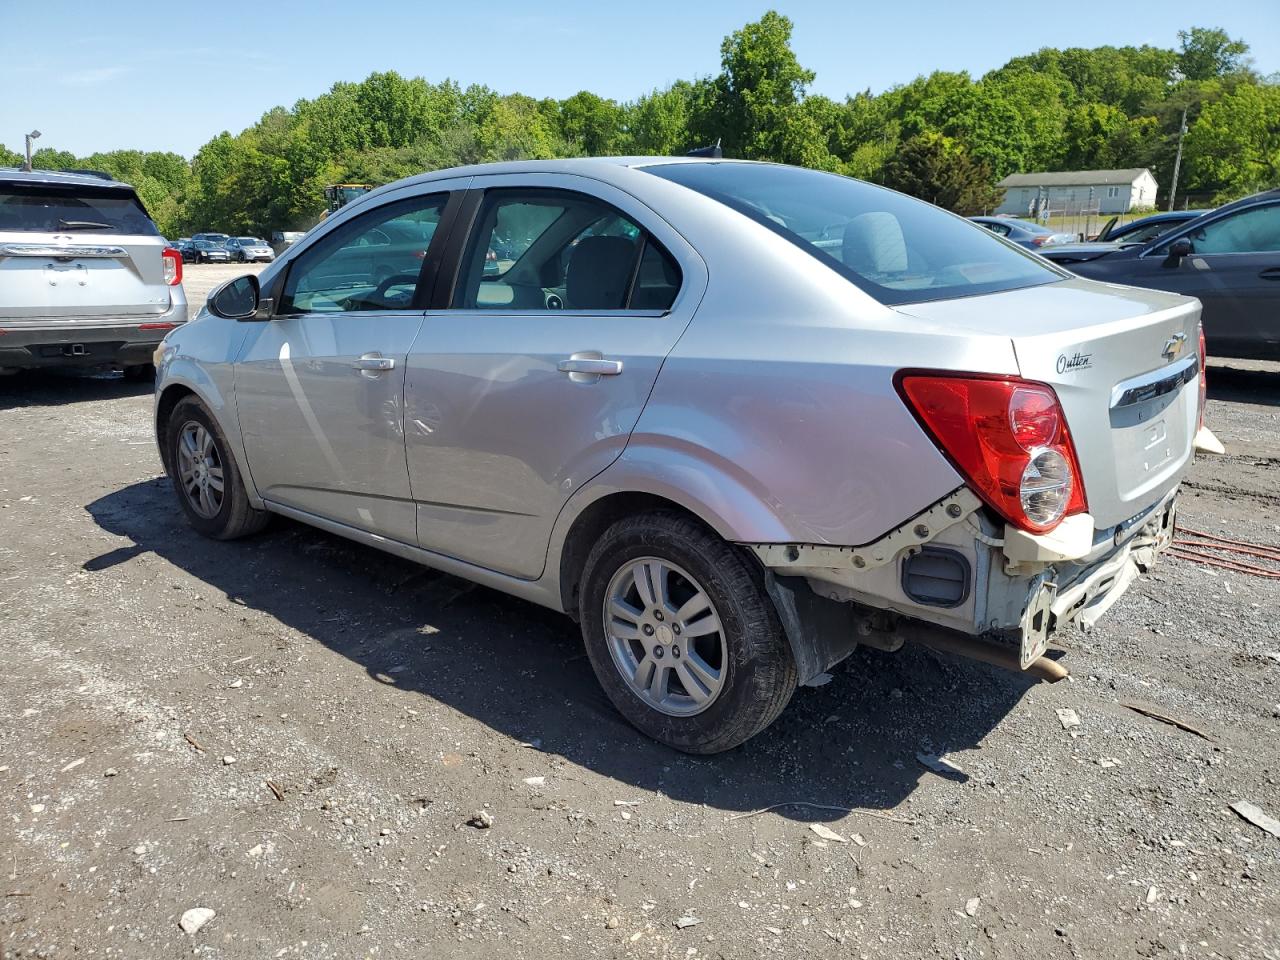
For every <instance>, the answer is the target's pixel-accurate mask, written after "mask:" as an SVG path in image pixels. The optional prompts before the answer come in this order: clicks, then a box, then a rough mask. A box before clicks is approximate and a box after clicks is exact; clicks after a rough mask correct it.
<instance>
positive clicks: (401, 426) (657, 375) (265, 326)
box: [156, 158, 1203, 753]
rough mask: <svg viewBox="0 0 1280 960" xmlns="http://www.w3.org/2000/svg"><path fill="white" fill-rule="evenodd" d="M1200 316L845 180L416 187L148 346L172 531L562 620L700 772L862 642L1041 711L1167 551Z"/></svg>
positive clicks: (630, 703)
mask: <svg viewBox="0 0 1280 960" xmlns="http://www.w3.org/2000/svg"><path fill="white" fill-rule="evenodd" d="M1199 316H1200V305H1199V303H1198V302H1197V301H1195V300H1193V299H1190V298H1187V297H1180V296H1176V295H1173V294H1166V293H1157V292H1155V291H1151V290H1138V289H1132V288H1127V287H1120V286H1116V285H1112V284H1099V283H1094V282H1092V281H1089V280H1083V279H1080V278H1078V277H1073V276H1071V275H1070V274H1068V273H1066V272H1064V271H1062V270H1060V269H1059V268H1057V267H1055V266H1053V265H1052V264H1050V263H1048V262H1047V261H1045V260H1044V259H1042V258H1040V257H1038V256H1035V255H1034V254H1031V253H1028V252H1026V251H1024V250H1022V249H1021V248H1020V247H1017V246H1016V245H1014V244H1011V243H1008V242H1007V241H1005V240H1002V239H1000V238H998V237H996V236H995V235H993V234H992V233H990V232H989V231H987V230H986V229H984V228H982V227H980V226H977V225H975V224H972V223H968V222H966V221H965V220H963V219H961V218H959V217H955V216H953V215H951V214H949V213H946V212H945V211H942V210H939V209H938V208H936V207H933V206H931V205H929V204H926V203H921V202H919V201H916V200H912V199H910V198H907V197H904V196H902V195H901V194H897V193H894V192H892V191H889V190H885V189H883V188H880V187H875V186H872V185H870V184H866V183H860V182H858V181H856V180H850V179H847V178H844V177H838V176H834V175H831V174H825V173H819V172H816V171H812V170H802V169H798V168H795V167H786V166H778V165H773V164H757V163H743V162H732V161H715V160H689V159H684V158H681V159H678V160H672V159H663V158H647V159H646V158H619V159H612V160H562V161H541V162H522V163H511V164H497V165H493V166H477V167H468V168H463V169H457V170H441V171H438V172H435V173H431V174H427V175H425V176H420V177H414V178H412V179H409V180H403V181H400V182H399V183H394V184H391V185H389V186H387V187H384V188H382V189H380V190H377V191H374V192H372V193H369V194H367V195H366V196H364V197H361V198H360V199H359V200H357V201H355V202H353V203H351V204H349V205H347V206H346V207H343V209H342V210H340V211H339V212H338V213H336V214H334V215H333V216H332V217H330V218H328V219H327V220H325V221H324V222H323V223H322V224H320V225H319V226H317V227H316V228H315V229H314V230H312V231H311V232H310V233H308V234H307V236H306V237H305V238H304V239H303V240H302V241H300V242H299V243H298V244H296V245H295V246H293V247H290V248H289V249H288V251H287V252H286V253H285V254H284V255H283V256H282V257H281V258H280V259H279V260H277V261H276V263H275V264H273V265H272V266H270V267H268V268H267V269H266V270H264V271H263V272H262V273H261V274H260V275H259V276H258V277H241V278H238V279H236V280H233V281H231V282H229V283H228V284H226V285H225V286H223V287H222V288H220V289H219V290H218V291H215V293H214V294H213V295H212V297H211V298H210V300H209V304H208V307H207V308H206V309H204V310H202V311H201V312H200V314H199V316H198V317H196V319H195V320H194V321H193V322H192V323H190V324H189V325H188V326H186V327H185V328H183V329H182V330H180V331H177V332H175V333H174V334H172V335H170V336H169V337H168V338H167V340H166V342H165V344H164V346H163V348H162V349H161V351H160V352H159V356H160V366H159V377H158V384H157V386H158V390H157V402H156V433H157V438H158V441H159V444H160V450H161V454H162V456H163V458H164V463H165V465H166V467H167V469H168V472H169V475H170V476H171V477H172V479H173V483H174V486H175V489H176V493H177V497H178V502H179V503H180V504H181V507H182V509H183V510H184V511H185V512H186V515H187V518H188V520H189V522H190V523H191V525H192V526H193V527H194V528H195V529H196V530H198V531H200V532H201V533H203V534H205V535H207V536H211V537H217V538H223V539H226V538H231V537H237V536H241V535H244V534H248V533H251V532H253V531H255V530H257V529H259V528H261V527H262V525H263V524H264V523H265V522H266V520H267V518H268V516H269V515H271V514H281V515H283V516H286V517H291V518H294V519H296V520H301V521H303V522H305V523H310V524H314V525H316V526H318V527H320V528H322V529H325V530H329V531H332V532H334V533H338V534H341V535H342V536H346V537H350V538H352V539H353V540H357V541H359V542H361V543H365V544H369V545H371V546H374V547H377V548H379V549H383V550H388V551H391V552H393V553H395V554H397V555H399V556H401V557H405V558H408V559H410V560H413V561H416V562H420V563H424V564H428V565H430V566H434V567H437V568H439V569H442V570H445V571H448V572H450V573H454V574H457V575H459V576H463V577H467V578H469V579H472V580H476V581H478V582H480V583H483V584H487V585H488V586H491V587H493V588H495V589H499V590H504V591H507V592H508V593H512V594H515V595H516V596H519V597H523V598H526V599H528V600H531V601H533V602H535V603H540V604H544V605H546V606H549V607H552V608H555V609H557V610H561V611H563V612H565V613H567V614H569V615H570V616H572V617H574V618H575V619H577V620H578V621H579V622H580V624H581V627H582V635H583V639H584V641H585V644H586V650H587V653H588V655H589V656H590V659H591V663H592V665H593V667H594V669H595V672H596V675H597V677H598V678H599V680H600V682H601V684H602V685H603V687H604V689H605V690H606V692H607V693H608V695H609V697H610V698H611V699H612V701H613V703H614V704H615V705H616V706H617V707H618V709H619V710H620V711H621V712H622V713H623V714H624V715H625V716H626V717H627V718H628V719H629V720H630V721H631V722H632V723H633V724H635V725H636V726H637V727H638V728H640V729H641V730H643V731H644V732H646V733H648V734H649V735H651V736H653V737H655V738H657V739H659V740H661V741H663V742H665V743H667V744H670V745H671V746H674V747H677V748H678V749H681V750H687V751H692V752H700V753H710V752H714V751H717V750H724V749H728V748H729V747H732V746H734V745H735V744H738V743H741V742H742V741H743V740H745V739H747V738H748V737H750V736H752V735H753V734H755V733H757V732H758V731H760V730H762V729H763V728H764V727H765V726H766V725H767V724H768V723H769V722H771V721H772V720H773V719H774V718H775V717H776V716H777V715H778V713H779V712H780V711H781V710H782V709H783V707H784V706H785V705H786V703H787V701H788V700H789V699H790V697H791V695H792V693H793V691H794V690H795V688H796V685H797V684H803V683H810V682H814V681H817V680H820V679H821V677H822V674H823V672H824V671H826V670H827V669H829V668H830V667H831V666H833V665H834V664H836V663H838V662H839V661H840V660H842V659H843V658H844V657H846V656H848V654H849V653H850V652H851V651H852V650H853V649H854V648H855V647H856V646H858V645H859V644H864V645H869V646H872V647H877V648H880V649H884V650H895V649H897V648H898V647H900V646H901V645H902V644H903V642H904V641H905V640H911V641H917V642H923V643H927V644H930V645H933V646H936V647H940V648H942V649H945V650H950V651H954V652H957V653H961V654H964V655H968V656H973V657H978V658H981V659H986V660H990V661H994V662H996V663H998V664H1001V665H1003V666H1006V667H1009V668H1011V669H1014V670H1017V669H1019V668H1021V669H1024V670H1027V671H1029V672H1030V673H1031V674H1033V675H1035V676H1038V677H1042V678H1047V679H1054V678H1058V677H1061V676H1063V675H1065V671H1064V669H1063V667H1062V666H1061V665H1060V664H1059V663H1057V662H1056V661H1055V660H1053V659H1051V658H1049V657H1046V656H1045V652H1046V647H1047V645H1048V644H1049V642H1050V641H1051V640H1052V639H1053V638H1055V637H1060V636H1062V635H1063V634H1064V633H1065V632H1066V631H1067V628H1068V626H1069V625H1070V624H1073V623H1081V624H1086V625H1087V624H1092V623H1093V622H1094V621H1095V620H1096V619H1097V618H1098V617H1099V616H1101V615H1102V613H1103V612H1104V611H1105V610H1106V609H1107V607H1108V606H1110V605H1111V604H1113V603H1114V602H1115V601H1116V600H1117V599H1118V598H1119V597H1120V595H1121V594H1122V593H1123V592H1124V591H1125V589H1126V588H1127V587H1128V585H1129V584H1130V583H1131V582H1132V581H1133V579H1134V577H1135V576H1136V575H1137V574H1138V573H1139V572H1140V571H1141V570H1144V569H1146V567H1147V566H1148V565H1149V564H1151V563H1152V562H1153V561H1154V560H1155V558H1156V555H1157V554H1158V553H1159V552H1160V551H1161V550H1162V549H1164V548H1165V547H1166V546H1167V545H1168V543H1169V540H1170V537H1171V534H1172V529H1173V522H1174V505H1175V498H1176V496H1177V491H1178V486H1179V482H1180V481H1181V479H1182V476H1183V473H1184V472H1185V470H1186V468H1187V465H1188V463H1189V462H1190V460H1191V457H1192V451H1193V442H1194V436H1195V434H1196V431H1197V427H1198V422H1199V417H1200V413H1201V410H1202V409H1203V396H1202V394H1201V392H1200V388H1201V386H1202V384H1203V377H1202V375H1201V365H1202V360H1201V356H1200V354H1199V353H1198V351H1197V349H1196V348H1197V343H1198V332H1199Z"/></svg>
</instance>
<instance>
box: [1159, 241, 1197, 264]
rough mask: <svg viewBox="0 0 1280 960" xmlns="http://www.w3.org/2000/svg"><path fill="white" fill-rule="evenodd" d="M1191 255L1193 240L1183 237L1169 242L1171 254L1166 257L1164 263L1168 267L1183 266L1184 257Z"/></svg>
mask: <svg viewBox="0 0 1280 960" xmlns="http://www.w3.org/2000/svg"><path fill="white" fill-rule="evenodd" d="M1189 256H1191V241H1190V240H1188V239H1187V238H1186V237H1181V238H1180V239H1178V240H1175V241H1173V243H1171V244H1169V255H1168V256H1167V257H1165V258H1164V265H1165V266H1166V267H1180V266H1182V260H1183V258H1184V257H1189Z"/></svg>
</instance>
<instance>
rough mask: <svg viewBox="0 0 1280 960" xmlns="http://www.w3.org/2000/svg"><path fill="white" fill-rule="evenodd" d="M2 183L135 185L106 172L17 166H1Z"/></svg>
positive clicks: (87, 185) (121, 187) (130, 189)
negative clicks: (21, 168)
mask: <svg viewBox="0 0 1280 960" xmlns="http://www.w3.org/2000/svg"><path fill="white" fill-rule="evenodd" d="M0 183H12V184H19V183H31V184H48V185H50V186H68V187H98V188H99V189H101V188H104V187H105V188H108V189H115V190H128V191H132V190H133V187H132V186H131V185H129V184H127V183H121V182H120V181H119V180H116V179H113V178H112V177H110V176H108V175H107V174H105V173H93V172H90V171H83V172H82V171H76V170H19V169H18V168H17V167H0Z"/></svg>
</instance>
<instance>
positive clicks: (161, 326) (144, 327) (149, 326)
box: [138, 323, 177, 330]
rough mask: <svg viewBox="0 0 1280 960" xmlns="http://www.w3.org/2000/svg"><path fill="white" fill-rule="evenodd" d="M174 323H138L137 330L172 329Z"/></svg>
mask: <svg viewBox="0 0 1280 960" xmlns="http://www.w3.org/2000/svg"><path fill="white" fill-rule="evenodd" d="M176 326H177V324H176V323H140V324H138V329H139V330H172V329H173V328H174V327H176Z"/></svg>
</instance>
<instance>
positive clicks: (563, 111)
mask: <svg viewBox="0 0 1280 960" xmlns="http://www.w3.org/2000/svg"><path fill="white" fill-rule="evenodd" d="M558 113H559V116H558V117H557V120H558V122H559V126H560V137H561V138H562V139H563V140H564V141H565V142H566V144H567V145H568V146H569V148H570V149H572V150H573V151H574V152H575V153H582V154H585V155H587V156H589V157H593V156H594V157H598V156H605V155H607V154H610V153H614V152H616V151H617V149H618V146H619V143H620V140H621V137H622V118H623V110H622V108H621V107H619V106H618V104H616V103H615V102H614V101H612V100H606V99H604V98H603V97H598V96H596V95H595V94H594V93H591V92H589V91H587V90H582V91H580V92H579V93H575V94H574V95H573V96H572V97H570V98H569V99H567V100H564V101H562V102H561V103H560V104H559V109H558Z"/></svg>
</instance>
